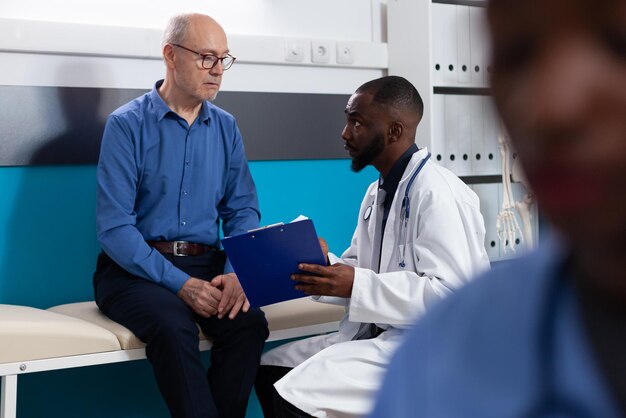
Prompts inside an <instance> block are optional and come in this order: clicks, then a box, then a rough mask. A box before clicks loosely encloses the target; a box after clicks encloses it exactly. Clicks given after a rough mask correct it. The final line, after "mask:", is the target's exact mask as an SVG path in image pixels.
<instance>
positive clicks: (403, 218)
mask: <svg viewBox="0 0 626 418" xmlns="http://www.w3.org/2000/svg"><path fill="white" fill-rule="evenodd" d="M430 156H431V153H430V152H429V153H428V154H426V157H424V159H423V160H422V161H421V162H420V164H419V165H418V166H417V168H416V169H415V171H414V172H413V174H412V175H411V178H410V179H409V182H408V183H407V185H406V189H405V190H404V197H403V198H402V207H401V208H400V240H399V242H404V245H403V246H402V250H401V251H400V261H399V262H398V265H399V266H400V267H403V268H404V267H406V263H405V262H404V254H405V252H406V244H407V239H408V234H407V230H408V228H409V215H410V213H411V198H410V197H409V193H410V192H411V186H413V182H414V181H415V178H416V177H417V175H418V174H419V173H420V171H422V168H424V165H425V164H426V162H427V161H428V160H429V159H430ZM372 206H374V202H372V204H371V205H370V206H369V207H368V208H367V209H365V213H364V214H363V220H364V221H367V220H368V219H369V217H370V215H371V214H372Z"/></svg>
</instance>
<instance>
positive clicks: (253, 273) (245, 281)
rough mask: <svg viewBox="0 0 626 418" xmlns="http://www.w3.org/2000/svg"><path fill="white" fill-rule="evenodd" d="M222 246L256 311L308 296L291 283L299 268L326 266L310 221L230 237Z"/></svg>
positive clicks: (223, 241)
mask: <svg viewBox="0 0 626 418" xmlns="http://www.w3.org/2000/svg"><path fill="white" fill-rule="evenodd" d="M222 245H223V246H224V250H225V251H226V255H227V256H228V259H229V260H230V263H231V264H232V266H233V269H234V270H235V273H236V274H237V277H238V278H239V282H240V283H241V286H242V287H243V290H244V292H246V296H247V297H248V300H249V301H250V305H252V306H253V307H260V306H265V305H270V304H272V303H277V302H282V301H285V300H290V299H296V298H301V297H303V296H306V295H305V294H304V292H301V291H299V290H296V289H295V288H294V285H295V284H296V283H295V282H294V281H293V280H291V275H292V274H294V273H301V270H299V269H298V264H299V263H309V264H321V265H326V258H325V257H324V253H323V252H322V247H321V246H320V243H319V240H318V238H317V233H316V232H315V227H314V226H313V222H312V221H311V220H310V219H306V220H303V221H297V222H292V223H288V224H285V225H282V224H281V225H274V226H269V227H266V228H260V229H256V230H253V231H250V232H247V233H245V234H241V235H236V236H232V237H226V238H224V239H222Z"/></svg>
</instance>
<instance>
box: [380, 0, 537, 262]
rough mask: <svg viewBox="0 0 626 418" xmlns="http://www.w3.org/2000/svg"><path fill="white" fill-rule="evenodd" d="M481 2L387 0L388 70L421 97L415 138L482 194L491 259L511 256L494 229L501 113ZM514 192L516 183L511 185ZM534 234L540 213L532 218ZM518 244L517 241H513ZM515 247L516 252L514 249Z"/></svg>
mask: <svg viewBox="0 0 626 418" xmlns="http://www.w3.org/2000/svg"><path fill="white" fill-rule="evenodd" d="M484 6H486V2H484V1H480V0H459V1H458V4H454V0H445V1H444V0H441V1H438V0H435V1H432V2H431V1H429V0H388V1H387V42H388V57H389V73H390V74H393V75H401V76H403V77H405V78H407V79H408V80H409V81H411V82H412V83H413V84H414V85H415V87H416V88H417V90H418V91H419V92H420V94H421V96H422V99H423V100H424V107H425V112H424V118H423V119H422V123H421V124H420V126H419V128H418V132H417V138H416V142H417V145H418V146H420V147H423V146H427V147H429V149H430V150H431V151H432V153H433V157H434V159H435V160H436V161H437V162H438V163H439V164H441V165H443V166H445V167H447V168H448V169H450V170H451V171H453V172H454V173H455V174H457V175H458V176H459V177H461V178H462V179H463V180H464V181H466V182H467V183H469V184H471V186H472V188H473V189H474V190H475V191H476V193H477V194H478V195H479V197H480V199H481V211H482V212H483V216H484V218H485V226H486V229H487V238H486V242H485V247H486V248H487V250H488V253H489V256H490V258H491V259H492V260H499V259H502V258H503V257H506V258H508V257H509V256H510V253H507V254H504V251H503V249H502V248H501V245H500V242H499V240H498V236H497V229H496V219H497V215H498V212H499V211H500V206H501V203H502V194H501V193H502V192H501V190H502V184H501V178H502V177H501V158H500V152H499V149H498V137H499V135H500V120H499V118H498V116H497V113H496V111H495V108H494V106H493V103H492V100H491V97H490V96H489V95H490V91H489V88H488V82H489V69H490V67H489V56H490V47H489V43H488V37H487V27H486V23H487V21H486V15H485V7H484ZM514 186H515V187H514V190H515V194H516V196H515V198H516V199H519V197H520V196H521V192H520V191H519V187H520V186H519V185H514ZM533 229H534V235H535V236H537V233H536V230H537V219H536V216H535V217H534V222H533ZM518 245H519V244H518ZM516 253H519V251H518V252H516Z"/></svg>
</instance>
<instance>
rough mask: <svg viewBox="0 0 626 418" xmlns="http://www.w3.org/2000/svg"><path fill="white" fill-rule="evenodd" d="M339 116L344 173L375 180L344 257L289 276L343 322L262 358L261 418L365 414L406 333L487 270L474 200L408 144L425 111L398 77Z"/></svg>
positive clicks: (361, 94)
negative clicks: (365, 173)
mask: <svg viewBox="0 0 626 418" xmlns="http://www.w3.org/2000/svg"><path fill="white" fill-rule="evenodd" d="M345 113H346V117H347V123H346V126H345V128H344V130H343V133H342V138H343V140H344V141H345V148H346V150H347V151H348V152H349V153H350V156H351V157H352V169H353V170H354V171H360V170H362V169H363V168H364V167H366V166H367V165H370V164H371V165H373V166H374V167H375V168H376V169H377V170H378V171H379V172H380V179H379V180H377V181H376V182H374V183H372V184H371V185H370V187H369V189H368V190H367V192H366V194H365V198H364V199H363V202H362V204H361V209H360V211H359V219H358V225H357V229H356V231H355V234H354V236H353V238H352V243H351V245H350V247H349V248H348V249H347V250H346V252H345V253H344V254H343V255H342V257H341V258H338V257H336V256H334V255H333V254H328V257H329V261H330V263H329V264H331V265H329V266H320V265H307V264H303V265H300V269H301V270H303V271H305V272H307V273H309V274H310V275H294V277H293V279H294V280H295V281H296V282H297V284H296V288H298V289H300V290H303V291H304V292H306V293H307V294H311V295H318V296H316V297H317V298H318V300H319V301H321V302H327V303H336V304H341V305H344V306H345V307H346V315H345V317H344V318H343V319H342V321H341V324H340V327H339V332H337V333H333V334H330V335H323V336H316V337H312V338H308V339H305V340H300V341H296V342H293V343H290V344H286V345H283V346H280V347H278V348H276V349H274V350H271V351H269V352H267V353H266V354H265V355H264V356H263V358H262V360H261V364H262V366H261V368H260V370H259V373H258V376H257V381H256V383H255V387H256V390H257V394H258V396H259V399H260V401H261V405H262V407H263V411H264V414H265V416H266V417H272V416H279V417H281V416H286V417H292V416H317V417H338V416H356V415H362V414H364V413H367V412H368V411H369V410H370V407H371V406H372V401H373V395H374V393H375V391H376V390H377V389H378V386H379V382H380V379H381V377H382V373H383V371H384V369H385V367H386V365H387V364H388V362H389V359H390V356H391V353H392V352H393V350H394V349H395V347H396V346H397V345H398V342H399V341H400V339H401V337H402V334H403V332H404V331H403V330H404V329H405V328H406V327H407V326H409V325H410V324H411V323H412V322H413V321H414V320H415V318H416V317H418V316H420V315H422V314H423V313H424V312H425V311H426V310H427V309H429V308H430V307H431V306H432V305H433V304H435V303H437V302H438V301H439V300H441V299H442V298H444V297H446V296H447V295H448V294H450V293H451V292H452V291H453V290H455V289H457V288H459V287H460V286H462V285H463V284H464V283H466V282H467V280H468V279H469V278H471V277H472V276H473V275H475V274H476V273H477V272H480V271H483V270H486V269H487V268H488V266H489V262H488V259H487V255H486V252H485V248H484V244H483V242H484V235H485V228H484V224H483V218H482V216H481V214H480V211H479V201H478V198H477V197H476V195H475V194H474V193H473V192H472V191H471V190H470V189H469V188H468V187H467V186H466V185H465V184H464V183H463V182H462V181H461V180H459V178H457V177H456V176H455V175H454V174H452V173H451V172H450V171H448V170H446V169H445V168H443V167H441V166H439V165H437V164H436V163H435V162H433V161H432V159H430V153H429V152H428V150H427V149H424V148H423V149H418V148H417V146H416V145H415V132H416V129H417V126H418V124H419V122H420V120H421V118H422V115H423V103H422V100H421V98H420V96H419V94H418V92H417V90H416V89H415V87H413V85H412V84H411V83H409V82H408V81H407V80H405V79H404V78H402V77H395V76H389V77H383V78H380V79H376V80H373V81H370V82H368V83H365V84H364V85H362V86H361V87H359V89H358V90H357V91H356V92H355V93H354V94H353V95H352V97H351V98H350V100H349V101H348V104H347V106H346V109H345ZM283 376H284V377H283ZM274 382H277V383H276V384H275V386H274V387H272V384H273V383H274ZM274 388H275V390H274ZM275 391H277V394H276V393H275ZM278 395H279V396H278Z"/></svg>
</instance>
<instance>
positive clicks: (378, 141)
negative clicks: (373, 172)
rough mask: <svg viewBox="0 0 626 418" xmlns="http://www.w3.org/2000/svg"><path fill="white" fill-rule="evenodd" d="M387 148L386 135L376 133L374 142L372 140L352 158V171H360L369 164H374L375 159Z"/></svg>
mask: <svg viewBox="0 0 626 418" xmlns="http://www.w3.org/2000/svg"><path fill="white" fill-rule="evenodd" d="M384 149H385V137H384V135H376V136H375V137H374V139H372V142H370V143H369V144H368V145H367V146H366V147H365V148H364V149H363V151H361V152H360V153H359V154H357V155H355V156H354V158H352V171H354V172H355V173H358V172H359V171H361V170H363V169H364V168H365V167H367V166H368V165H370V164H372V163H373V162H374V160H375V159H376V158H377V157H378V156H379V155H380V154H381V153H382V152H383V150H384Z"/></svg>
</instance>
